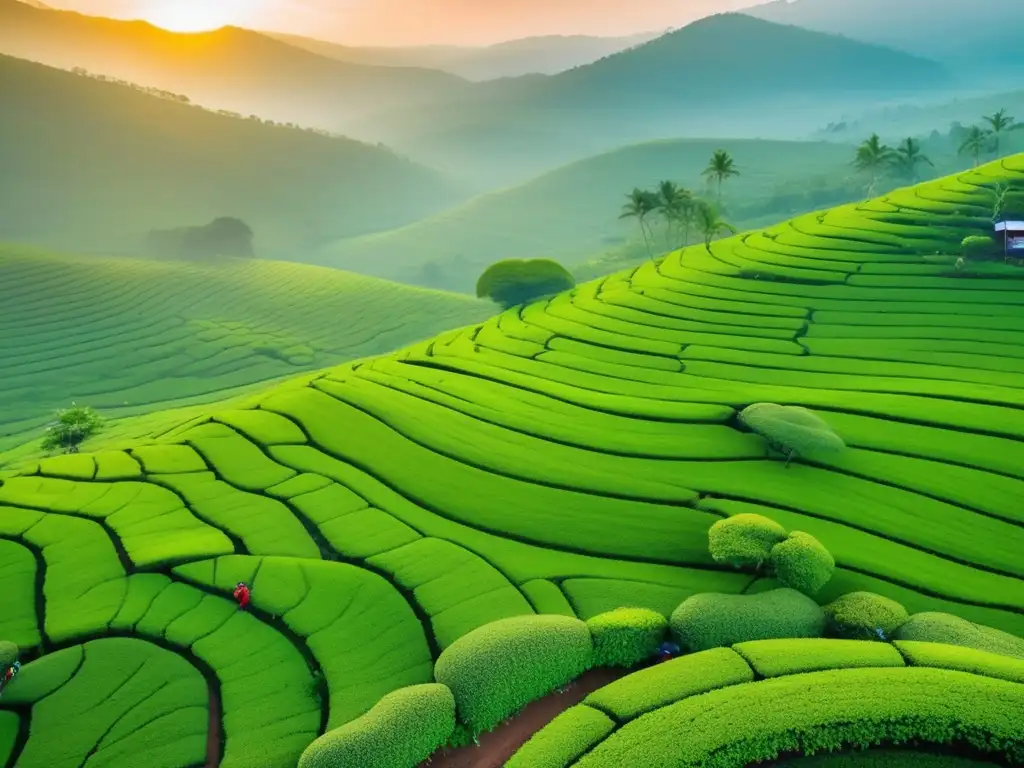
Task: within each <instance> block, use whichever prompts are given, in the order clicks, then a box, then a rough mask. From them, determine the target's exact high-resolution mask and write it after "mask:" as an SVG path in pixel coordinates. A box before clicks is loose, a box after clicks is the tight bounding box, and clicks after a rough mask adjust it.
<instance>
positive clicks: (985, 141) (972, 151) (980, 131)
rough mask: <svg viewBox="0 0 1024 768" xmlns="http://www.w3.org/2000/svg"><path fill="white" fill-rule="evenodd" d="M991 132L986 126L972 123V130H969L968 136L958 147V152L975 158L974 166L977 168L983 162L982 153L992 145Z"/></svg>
mask: <svg viewBox="0 0 1024 768" xmlns="http://www.w3.org/2000/svg"><path fill="white" fill-rule="evenodd" d="M990 142H991V134H990V133H989V132H988V131H986V130H985V129H984V128H982V127H980V126H977V125H972V126H971V128H970V130H968V131H967V136H966V137H965V138H964V140H963V141H962V142H960V146H959V148H958V149H957V152H958V153H959V154H961V155H970V156H971V158H972V159H973V160H974V167H975V168H977V167H978V165H979V164H980V163H981V153H982V152H984V151H985V149H986V148H987V147H988V146H989V145H990Z"/></svg>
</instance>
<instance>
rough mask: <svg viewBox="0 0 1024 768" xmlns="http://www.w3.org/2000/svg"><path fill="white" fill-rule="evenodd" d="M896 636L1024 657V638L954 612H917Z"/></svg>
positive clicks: (896, 637) (902, 638) (903, 638)
mask: <svg viewBox="0 0 1024 768" xmlns="http://www.w3.org/2000/svg"><path fill="white" fill-rule="evenodd" d="M895 639H897V640H921V641H924V642H929V643H946V644H948V645H961V646H963V647H965V648H976V649H977V650H979V651H989V652H990V653H998V654H1002V655H1003V656H1016V657H1017V658H1021V659H1024V639H1021V638H1019V637H1017V636H1015V635H1011V634H1010V633H1009V632H1003V631H1002V630H999V629H993V628H992V627H986V626H983V625H981V624H975V623H974V622H971V621H967V619H961V618H960V617H959V616H954V615H953V614H951V613H938V612H925V613H915V614H914V615H913V616H911V617H910V618H909V619H908V620H907V621H906V622H905V623H904V624H903V625H902V626H901V627H900V628H899V629H897V630H896V633H895Z"/></svg>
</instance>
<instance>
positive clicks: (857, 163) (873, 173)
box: [853, 133, 895, 197]
mask: <svg viewBox="0 0 1024 768" xmlns="http://www.w3.org/2000/svg"><path fill="white" fill-rule="evenodd" d="M894 157H895V152H894V150H893V148H892V147H890V146H887V145H885V144H883V143H882V140H881V138H879V136H878V134H877V133H873V134H871V138H869V139H866V140H865V141H864V142H862V143H861V145H860V146H859V147H857V154H856V156H855V157H854V159H853V165H854V167H855V168H856V169H857V170H858V171H860V172H861V173H866V174H868V177H869V178H870V183H869V184H868V197H874V195H875V187H876V186H877V185H878V180H879V179H880V178H881V177H882V175H883V174H884V173H885V172H886V170H888V169H889V167H890V166H891V165H892V163H893V158H894Z"/></svg>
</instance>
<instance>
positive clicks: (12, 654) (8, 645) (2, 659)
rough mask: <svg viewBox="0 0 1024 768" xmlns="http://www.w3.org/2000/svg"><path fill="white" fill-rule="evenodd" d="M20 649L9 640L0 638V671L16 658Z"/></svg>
mask: <svg viewBox="0 0 1024 768" xmlns="http://www.w3.org/2000/svg"><path fill="white" fill-rule="evenodd" d="M20 652H21V651H20V649H19V648H18V646H17V645H16V644H15V643H12V642H10V641H9V640H0V672H2V671H3V670H5V669H6V668H7V667H9V666H11V664H13V663H14V662H16V661H17V660H18V654H19V653H20Z"/></svg>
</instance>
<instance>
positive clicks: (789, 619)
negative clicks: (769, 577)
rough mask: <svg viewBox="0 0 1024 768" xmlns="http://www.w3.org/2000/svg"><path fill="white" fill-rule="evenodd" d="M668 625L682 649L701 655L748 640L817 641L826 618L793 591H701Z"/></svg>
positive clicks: (814, 606)
mask: <svg viewBox="0 0 1024 768" xmlns="http://www.w3.org/2000/svg"><path fill="white" fill-rule="evenodd" d="M669 625H670V627H671V629H672V636H673V637H674V638H675V639H676V642H678V643H679V645H680V646H681V647H682V648H685V649H687V650H691V651H703V650H706V649H708V648H718V647H722V646H732V645H735V644H736V643H742V642H745V641H748V640H771V639H774V638H787V637H821V635H822V632H823V630H824V628H825V613H824V612H823V611H822V610H821V607H820V606H819V605H818V604H817V603H816V602H814V601H813V600H812V599H811V598H809V597H807V596H806V595H804V594H801V593H800V592H797V591H796V590H795V589H785V588H784V589H773V590H771V591H770V592H761V593H759V594H756V595H728V594H720V593H717V592H705V593H703V594H699V595H693V596H692V597H688V598H687V599H686V600H684V601H683V602H682V603H681V604H680V605H679V607H678V608H676V610H675V611H673V613H672V617H671V618H670V619H669Z"/></svg>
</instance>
